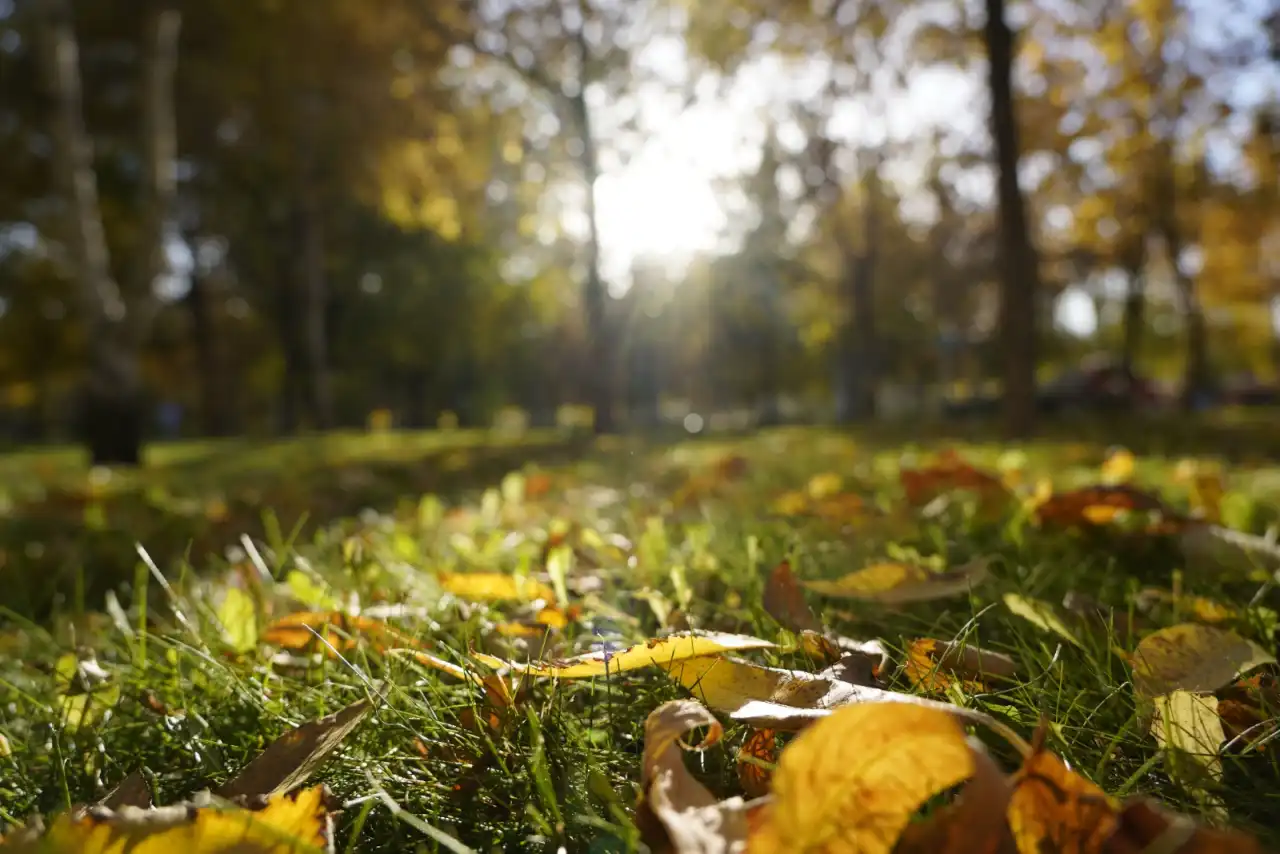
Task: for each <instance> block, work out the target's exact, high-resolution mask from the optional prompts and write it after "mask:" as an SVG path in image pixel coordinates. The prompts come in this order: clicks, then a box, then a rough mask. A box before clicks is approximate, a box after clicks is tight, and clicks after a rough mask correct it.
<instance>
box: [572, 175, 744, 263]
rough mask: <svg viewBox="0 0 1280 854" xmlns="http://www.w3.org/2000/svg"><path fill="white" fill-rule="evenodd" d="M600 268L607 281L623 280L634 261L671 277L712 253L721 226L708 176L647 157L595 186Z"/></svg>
mask: <svg viewBox="0 0 1280 854" xmlns="http://www.w3.org/2000/svg"><path fill="white" fill-rule="evenodd" d="M596 203H597V204H598V206H599V217H600V244H601V254H602V255H603V258H602V259H601V260H602V265H603V267H604V269H605V276H606V278H607V279H610V280H613V281H617V280H619V279H623V280H625V279H626V278H627V274H628V272H629V270H630V268H631V265H632V264H633V263H634V262H635V261H636V260H638V259H652V260H654V261H657V262H664V263H665V264H666V265H667V267H668V268H669V269H671V270H672V272H673V273H674V272H677V271H678V270H680V269H683V268H684V267H685V266H687V265H688V263H689V261H690V260H692V259H693V258H695V257H696V256H698V255H699V254H702V253H707V252H711V251H713V250H714V249H715V248H716V246H717V244H718V242H719V239H720V235H721V234H722V232H723V230H724V228H725V225H726V221H725V214H724V210H723V208H722V206H721V204H720V200H719V199H718V198H717V197H716V193H715V189H714V187H713V186H712V182H711V179H710V177H709V176H708V175H707V174H706V173H705V172H701V171H700V170H698V169H695V168H694V167H693V166H692V165H691V164H688V163H681V162H678V161H676V162H673V161H672V160H671V159H669V158H666V157H663V156H660V155H657V154H656V153H654V154H652V155H650V154H649V152H646V153H645V154H642V155H641V156H640V157H639V158H637V159H636V161H635V162H634V163H632V164H631V165H630V166H629V167H628V168H627V169H626V170H623V171H621V172H619V173H615V174H613V175H605V176H603V177H602V178H601V179H600V182H599V183H598V184H597V186H596Z"/></svg>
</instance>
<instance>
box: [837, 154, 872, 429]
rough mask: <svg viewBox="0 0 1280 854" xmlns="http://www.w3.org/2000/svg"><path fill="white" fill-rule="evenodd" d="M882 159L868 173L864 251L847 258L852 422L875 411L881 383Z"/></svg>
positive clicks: (847, 377)
mask: <svg viewBox="0 0 1280 854" xmlns="http://www.w3.org/2000/svg"><path fill="white" fill-rule="evenodd" d="M879 169H880V160H879V158H876V160H875V162H874V163H873V164H872V166H871V169H870V171H869V172H868V173H867V199H866V203H865V205H866V206H865V207H864V209H863V222H862V230H863V235H862V250H861V252H859V253H858V254H857V255H856V256H855V257H853V258H852V259H850V260H848V261H846V264H847V265H848V270H847V273H846V275H847V287H848V293H847V295H846V296H847V299H848V303H847V304H848V306H849V308H850V309H851V310H852V313H853V317H852V322H851V323H850V324H849V326H848V329H847V330H846V333H845V334H846V336H848V338H849V340H848V342H847V344H846V346H845V347H844V350H845V353H846V356H845V358H846V361H845V365H844V378H845V401H846V406H847V411H846V415H847V416H848V418H849V419H850V420H853V421H867V420H870V419H872V418H874V417H875V414H876V388H877V386H878V385H879V367H880V366H879V364H878V352H877V351H878V350H879V347H878V339H877V334H876V310H875V309H876V307H875V275H876V263H877V260H878V255H877V247H878V246H879V240H880V211H879V204H880V183H879V182H880V176H879Z"/></svg>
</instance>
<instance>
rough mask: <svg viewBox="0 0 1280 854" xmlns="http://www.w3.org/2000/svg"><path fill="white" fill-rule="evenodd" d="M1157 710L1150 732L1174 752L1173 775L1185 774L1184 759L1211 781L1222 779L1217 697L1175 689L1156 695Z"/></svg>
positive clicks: (1221, 731)
mask: <svg viewBox="0 0 1280 854" xmlns="http://www.w3.org/2000/svg"><path fill="white" fill-rule="evenodd" d="M1155 707H1156V713H1155V715H1154V716H1153V717H1152V719H1151V735H1152V736H1153V737H1154V738H1155V740H1156V743H1157V744H1159V745H1160V746H1161V747H1162V748H1164V749H1165V750H1168V751H1172V752H1173V753H1174V755H1173V756H1172V757H1171V758H1172V759H1173V762H1172V765H1173V768H1172V769H1171V770H1172V771H1173V774H1172V776H1174V777H1175V778H1177V777H1183V776H1185V775H1186V772H1187V769H1186V768H1185V767H1184V766H1185V764H1186V763H1185V761H1184V760H1190V761H1191V762H1193V763H1195V765H1197V766H1199V768H1201V769H1203V771H1202V772H1201V773H1205V774H1208V775H1209V777H1211V778H1213V779H1214V780H1221V779H1222V757H1221V756H1219V754H1218V751H1219V749H1220V748H1221V747H1222V742H1224V741H1226V738H1227V736H1226V733H1225V732H1223V729H1222V718H1221V717H1220V716H1219V715H1218V698H1217V697H1215V696H1213V695H1212V694H1193V693H1191V692H1190V691H1174V692H1173V693H1172V694H1169V695H1168V696H1164V697H1156V698H1155Z"/></svg>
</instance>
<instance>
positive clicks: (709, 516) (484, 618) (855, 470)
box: [0, 433, 1280, 854]
mask: <svg viewBox="0 0 1280 854" xmlns="http://www.w3.org/2000/svg"><path fill="white" fill-rule="evenodd" d="M1072 453H1075V452H1072ZM1057 454H1058V455H1057V456H1056V457H1053V458H1050V459H1048V460H1042V461H1037V460H1036V459H1034V458H1033V457H1031V456H1028V455H1027V454H1021V455H1019V454H1013V453H1010V452H1008V451H1007V450H1000V451H999V452H998V453H996V454H991V453H987V452H984V451H982V450H972V451H969V452H966V453H961V452H958V451H955V450H943V451H941V452H938V453H932V454H916V455H911V454H904V453H903V452H901V451H900V450H895V451H893V452H892V453H884V452H881V453H866V452H864V451H862V450H861V449H858V448H856V447H855V446H852V445H851V443H850V442H849V440H848V439H847V438H844V437H825V436H822V435H820V434H807V433H801V434H787V433H779V434H769V435H765V436H761V437H757V438H755V439H751V440H743V441H741V442H737V443H735V444H733V445H731V446H720V447H716V446H712V445H710V444H695V445H689V446H681V447H677V448H675V449H673V450H671V451H669V452H661V453H655V454H638V455H626V456H627V458H629V459H630V460H631V462H629V463H627V464H626V465H620V464H618V463H617V462H616V460H617V457H615V458H614V462H613V463H611V464H610V465H609V466H601V465H599V464H598V463H591V464H584V465H581V466H579V467H577V468H574V469H564V470H555V471H544V470H539V469H529V470H526V471H524V472H515V473H511V474H509V475H508V476H507V477H505V478H504V479H503V480H502V481H501V483H500V484H498V485H497V486H495V487H493V488H491V489H488V490H486V491H484V492H483V493H482V494H480V495H478V496H476V497H475V498H474V499H473V500H470V501H463V502H460V503H458V504H456V505H454V506H449V505H447V504H446V503H445V502H443V501H442V500H440V499H439V498H436V497H434V496H430V495H428V496H426V497H424V498H422V499H421V500H420V501H417V502H416V503H415V504H413V505H412V506H405V505H403V504H402V506H401V508H400V510H399V511H398V512H397V513H395V514H393V515H382V514H378V513H374V512H367V513H365V514H363V515H362V516H361V517H359V518H356V519H349V520H346V521H343V522H340V523H338V524H336V525H334V526H332V527H330V528H327V529H324V530H322V531H320V532H318V533H317V534H316V536H315V537H314V539H313V540H311V541H309V542H302V541H299V540H296V539H294V540H289V539H283V538H280V537H278V536H277V537H268V538H267V539H266V540H255V539H252V538H249V537H244V538H243V539H242V541H241V543H240V544H239V547H238V548H236V549H233V550H232V551H230V552H229V553H228V554H227V556H226V559H225V560H223V561H216V562H212V563H213V565H212V566H209V567H208V568H207V569H206V571H205V572H203V573H202V574H199V575H194V574H187V575H183V576H181V577H173V576H172V574H166V573H164V572H162V571H161V569H160V567H159V566H157V565H156V564H155V563H154V562H153V561H152V560H151V554H150V553H149V552H148V551H146V550H145V549H139V551H138V571H137V572H136V574H135V576H134V582H133V584H132V585H131V586H129V587H127V588H124V589H121V590H120V591H118V592H115V593H113V594H112V595H111V596H109V597H108V599H107V603H106V607H105V609H104V612H103V613H101V614H98V613H84V614H71V615H67V617H66V618H65V619H61V620H56V621H54V622H53V623H52V624H51V625H47V626H41V625H38V624H34V623H25V624H21V625H20V626H18V627H16V628H15V629H13V630H10V631H9V632H8V633H6V634H4V635H2V636H0V644H3V648H4V652H5V653H6V655H5V663H4V664H2V665H0V680H2V681H0V699H3V701H4V706H3V707H0V795H2V796H3V797H2V798H0V803H3V804H4V806H3V813H0V819H4V820H7V821H9V822H10V823H12V824H14V825H17V826H19V828H18V829H15V830H12V831H10V832H9V833H8V834H7V835H5V836H4V839H3V842H0V850H5V849H10V848H11V849H13V850H37V849H35V848H33V847H32V846H35V845H38V844H40V843H41V842H43V844H45V845H46V848H45V849H40V850H54V851H71V850H77V851H79V850H89V851H93V850H102V851H111V850H118V849H119V846H120V845H123V844H126V843H128V844H138V845H143V846H145V845H153V846H155V848H154V850H170V849H171V848H173V847H176V846H178V845H191V846H194V847H195V848H196V849H197V850H202V851H203V850H208V851H213V850H230V849H231V848H234V850H237V851H245V852H254V851H292V850H299V851H301V850H327V849H330V848H333V847H334V846H335V844H336V843H341V844H340V846H339V847H341V848H343V849H344V850H362V851H363V850H403V849H412V848H413V847H414V846H416V845H419V844H422V843H424V842H425V843H426V844H430V845H435V846H437V847H438V848H439V849H443V850H451V851H468V850H477V849H488V848H493V847H500V848H512V847H530V846H533V847H539V846H542V847H546V848H548V849H549V850H556V849H557V848H564V849H565V850H585V849H587V848H588V847H589V846H594V848H593V850H606V851H614V850H618V851H621V850H634V849H637V848H640V847H641V846H647V847H648V848H650V849H651V850H655V851H664V850H668V851H677V852H704V851H705V852H712V851H778V850H795V851H832V852H835V851H846V850H847V851H879V850H883V851H892V850H902V851H914V850H928V849H935V850H942V851H962V850H963V851H968V850H988V851H995V850H1018V851H1045V850H1062V851H1068V850H1069V851H1082V852H1086V851H1088V852H1093V851H1096V852H1129V851H1180V852H1186V854H1192V852H1204V851H1221V852H1229V851H1242V852H1243V851H1259V850H1262V846H1263V845H1271V844H1274V843H1275V841H1276V835H1275V833H1274V831H1270V833H1271V835H1270V836H1268V835H1267V834H1268V830H1267V825H1266V819H1265V816H1266V815H1268V814H1269V811H1273V810H1274V808H1275V806H1276V804H1275V799H1276V796H1275V795H1274V794H1273V793H1274V792H1275V791H1277V788H1276V787H1275V786H1274V782H1275V781H1280V774H1277V773H1276V770H1275V751H1274V748H1273V744H1274V740H1275V738H1276V733H1277V732H1278V731H1280V726H1278V725H1280V716H1278V715H1280V713H1278V712H1277V709H1278V708H1280V687H1278V685H1277V682H1276V672H1277V671H1276V659H1275V652H1276V650H1275V641H1274V639H1273V635H1272V632H1273V630H1274V629H1275V627H1276V625H1277V619H1276V615H1275V610H1274V608H1273V606H1272V604H1271V602H1272V593H1271V591H1272V590H1273V588H1274V585H1275V581H1276V575H1275V573H1276V570H1277V568H1278V567H1280V550H1277V549H1276V548H1275V547H1274V546H1273V545H1272V542H1271V540H1270V539H1268V538H1267V537H1266V536H1265V535H1260V534H1259V533H1257V529H1258V528H1259V527H1260V526H1261V525H1262V524H1263V523H1264V522H1265V519H1266V514H1267V513H1268V512H1270V511H1269V509H1268V507H1267V506H1266V505H1265V504H1259V503H1258V502H1256V501H1252V499H1250V498H1249V496H1248V494H1247V493H1242V492H1239V491H1237V490H1236V489H1234V488H1233V484H1232V481H1231V478H1230V476H1229V475H1228V474H1226V473H1224V472H1223V471H1222V469H1221V468H1220V467H1215V466H1213V465H1212V464H1211V463H1210V462H1207V461H1189V460H1188V461H1183V462H1181V463H1173V462H1165V461H1144V460H1139V459H1135V458H1134V457H1133V456H1132V455H1130V454H1127V452H1123V451H1116V452H1113V453H1110V454H1107V455H1097V456H1090V455H1089V454H1083V455H1079V454H1077V456H1079V459H1078V460H1076V462H1074V463H1072V464H1070V465H1066V464H1063V462H1062V460H1063V459H1064V458H1065V457H1066V456H1067V451H1065V450H1062V449H1059V450H1058V452H1057ZM619 456H623V455H619ZM984 456H985V459H987V460H988V461H989V462H987V463H985V464H983V458H984ZM1038 462H1039V465H1038V464H1037V463H1038ZM1144 466H1159V471H1160V475H1159V488H1152V486H1151V485H1150V484H1149V483H1144V482H1143V471H1142V470H1143V468H1144ZM1246 511H1247V512H1246ZM308 718H315V719H316V720H314V722H313V723H310V724H306V723H304V724H301V725H298V724H297V721H298V720H306V719H308ZM282 733H283V735H282ZM299 733H301V735H300V734H299ZM272 739H277V740H274V741H273V740H272ZM725 740H729V741H731V742H732V743H734V744H736V745H737V747H736V750H732V751H717V750H709V749H708V748H711V747H713V746H714V745H716V744H718V743H721V742H723V741H725ZM281 745H284V747H281ZM264 746H265V747H266V749H265V750H263V748H264ZM689 749H693V750H695V751H697V756H698V758H699V759H700V763H699V767H698V768H697V769H693V770H691V769H690V768H689V767H688V766H687V765H686V756H685V754H686V752H687V751H688V750H689ZM258 754H261V755H260V756H259V758H257V759H253V758H252V757H254V756H255V755H258ZM269 757H270V760H269V761H268V758H269ZM326 758H328V759H329V761H328V762H325V763H324V764H323V765H322V761H323V760H325V759H326ZM268 766H269V767H270V768H271V769H273V770H271V771H270V772H263V771H262V770H261V769H262V768H264V767H268ZM255 767H256V768H257V769H259V770H257V771H255V770H254V769H255ZM1002 767H1012V768H1014V769H1016V770H1015V771H1014V772H1013V773H1012V774H1011V775H1006V774H1005V773H1004V772H1002V771H1001V770H1000V769H1001V768H1002ZM234 768H243V769H244V770H243V771H242V772H241V773H239V774H232V773H231V771H232V769H234ZM695 772H696V773H695ZM317 774H318V775H319V778H320V782H319V784H316V785H312V784H311V783H308V784H307V785H310V786H311V787H310V788H302V786H303V781H304V780H309V779H310V778H312V777H313V775H317ZM246 780H248V782H246ZM201 789H204V790H205V791H204V793H203V794H198V795H194V796H193V795H192V794H191V793H192V792H197V791H199V790H201ZM121 791H124V792H127V793H131V794H129V795H128V796H127V797H126V796H123V795H120V794H118V793H119V792H121ZM331 793H332V794H331ZM1152 796H1155V797H1157V798H1158V800H1151V797H1152ZM153 802H160V803H165V804H167V805H166V806H163V807H154V806H152V803H153ZM86 804H88V805H89V806H85V805H86ZM40 814H45V815H48V816H49V818H47V819H44V820H40V819H39V818H37V816H39V815H40ZM1185 815H1194V816H1195V819H1194V820H1192V819H1190V818H1186V817H1185ZM334 822H336V831H334V830H332V829H331V824H333V823H334ZM1229 826H1235V827H1236V828H1237V829H1236V830H1233V831H1228V830H1224V829H1222V828H1225V827H1229ZM218 845H222V846H223V847H222V848H219V847H218ZM95 846H97V847H96V848H95ZM112 846H115V847H112ZM236 846H238V847H236ZM138 850H153V849H151V848H146V847H142V848H139V849H138Z"/></svg>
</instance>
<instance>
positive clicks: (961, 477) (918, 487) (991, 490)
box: [898, 451, 1010, 507]
mask: <svg viewBox="0 0 1280 854" xmlns="http://www.w3.org/2000/svg"><path fill="white" fill-rule="evenodd" d="M898 478H899V480H900V481H901V482H902V488H903V491H904V492H906V494H907V502H908V503H909V504H912V505H914V506H917V507H919V506H922V505H925V504H928V503H929V502H930V501H932V500H933V499H935V498H937V497H938V496H939V495H944V494H946V493H948V492H953V491H956V490H964V491H967V492H974V493H977V495H978V496H979V498H980V499H981V500H982V502H983V503H984V504H988V505H995V504H1002V503H1004V502H1005V501H1006V500H1008V499H1009V497H1010V493H1009V490H1008V488H1007V487H1005V485H1004V481H1003V480H1002V479H1001V478H1000V477H999V475H995V474H992V473H991V472H986V471H982V470H980V469H976V468H974V467H973V466H972V465H970V464H969V463H967V462H965V461H964V460H962V459H961V458H960V457H959V455H957V454H956V453H955V452H954V451H952V452H949V453H944V454H943V455H941V456H940V457H939V459H938V460H937V462H935V463H934V464H933V465H931V466H926V467H925V468H920V469H902V470H900V471H899V473H898Z"/></svg>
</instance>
